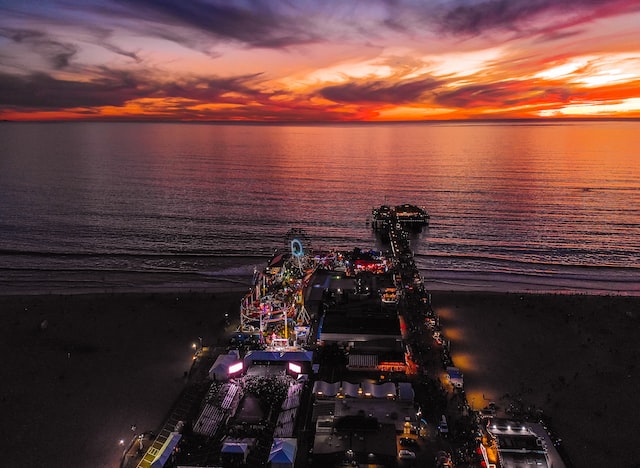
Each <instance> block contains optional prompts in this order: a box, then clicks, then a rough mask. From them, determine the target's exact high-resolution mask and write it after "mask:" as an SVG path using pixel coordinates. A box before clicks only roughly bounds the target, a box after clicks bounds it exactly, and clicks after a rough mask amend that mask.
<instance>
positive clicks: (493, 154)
mask: <svg viewBox="0 0 640 468" xmlns="http://www.w3.org/2000/svg"><path fill="white" fill-rule="evenodd" d="M638 135H640V122H602V123H576V122H573V123H568V122H564V123H557V124H555V123H554V124H513V123H509V124H495V123H491V124H469V123H457V124H456V123H450V124H368V125H365V124H363V125H339V126H338V125H336V126H326V125H300V126H257V125H209V124H162V123H152V124H151V123H123V124H117V123H55V124H54V123H49V124H36V123H28V124H27V123H2V124H0V293H17V292H71V291H85V290H109V289H112V290H115V289H127V288H130V289H153V290H162V289H163V288H185V287H188V288H194V289H198V288H208V287H214V285H218V286H220V284H223V285H225V287H227V286H228V285H229V283H228V282H229V281H235V282H237V284H238V285H242V284H245V283H246V282H247V280H248V277H249V276H250V274H251V273H252V271H253V268H254V267H256V266H257V267H262V266H264V264H265V261H266V259H267V258H268V257H270V255H271V254H272V252H273V251H274V250H275V249H277V248H282V247H284V246H285V241H284V239H285V235H286V233H287V231H288V230H289V229H290V228H294V227H295V228H302V229H304V230H305V231H306V232H307V234H308V235H309V237H310V242H311V243H312V245H313V246H314V247H338V248H349V249H350V248H353V247H362V248H369V247H375V246H376V245H377V243H376V239H375V236H374V235H373V233H372V231H371V229H370V227H369V226H368V225H367V222H366V221H367V219H368V218H370V213H371V208H372V207H374V206H377V205H381V204H383V203H387V204H401V203H413V204H417V205H420V206H423V207H425V208H426V209H427V211H428V212H429V213H430V214H431V226H430V227H429V228H428V229H426V230H424V231H423V232H422V233H421V234H420V235H418V236H416V238H415V239H413V241H412V242H413V248H414V251H415V253H416V260H417V264H418V266H419V268H420V269H421V271H422V274H423V276H424V278H425V281H426V284H427V286H428V287H430V288H431V289H434V290H435V289H469V290H499V291H504V290H507V291H525V290H537V291H559V292H573V291H578V292H592V293H625V294H634V295H637V294H640V267H639V265H640V154H639V153H640V150H639V149H638V148H639V146H638ZM223 281H224V282H225V283H222V282H223ZM234 284H236V283H234Z"/></svg>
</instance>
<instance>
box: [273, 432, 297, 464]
mask: <svg viewBox="0 0 640 468" xmlns="http://www.w3.org/2000/svg"><path fill="white" fill-rule="evenodd" d="M297 449H298V445H297V440H296V439H292V438H275V439H273V444H272V445H271V452H270V453H269V462H271V463H291V464H293V463H294V462H295V460H296V452H297Z"/></svg>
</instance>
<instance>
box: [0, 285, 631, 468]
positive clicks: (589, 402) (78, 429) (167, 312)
mask: <svg viewBox="0 0 640 468" xmlns="http://www.w3.org/2000/svg"><path fill="white" fill-rule="evenodd" d="M244 292H246V290H244V291H242V292H241V291H226V292H193V291H192V292H185V291H182V292H179V291H171V292H162V293H156V292H126V293H123V292H116V293H112V292H108V293H95V292H89V293H84V294H72V295H64V294H56V295H42V294H40V295H2V296H0V310H2V313H0V321H1V322H0V325H1V328H0V350H1V351H2V352H3V355H4V356H7V357H8V358H7V359H5V360H4V361H3V364H2V365H1V368H2V375H3V377H4V380H5V382H8V384H7V385H5V388H4V389H3V391H2V395H1V396H0V405H1V407H2V410H3V413H4V414H5V415H6V419H5V424H3V429H2V430H1V432H2V433H1V434H0V436H1V437H2V438H3V440H5V441H6V443H7V444H6V445H7V447H8V449H7V450H6V454H5V460H7V461H8V462H12V463H14V464H17V465H24V466H33V467H39V466H42V467H45V466H46V467H50V468H57V467H63V466H76V467H78V468H83V467H87V468H89V467H102V466H104V467H113V466H117V465H118V463H119V461H120V456H121V454H122V448H121V447H119V446H118V444H117V442H118V441H119V440H120V439H125V440H126V441H128V440H129V439H130V438H131V436H132V432H131V430H130V426H131V425H132V424H134V423H135V424H136V425H137V428H138V431H140V432H142V431H146V430H156V429H157V427H158V426H159V425H160V424H161V423H162V420H163V418H164V417H165V416H166V414H167V412H168V411H169V410H170V408H171V406H172V405H173V403H174V401H175V399H176V398H177V396H178V395H179V393H180V392H181V390H182V388H183V387H184V377H183V376H184V372H185V371H187V370H188V369H189V367H190V365H191V356H192V352H193V351H192V349H191V343H192V342H194V340H197V339H198V337H199V336H202V337H203V341H204V344H205V346H208V345H211V346H215V345H216V344H222V343H224V339H225V333H227V332H230V331H231V328H232V327H225V325H224V314H225V313H229V316H230V317H231V318H232V322H234V323H237V317H238V311H239V303H240V299H241V297H242V296H243V295H244ZM432 298H433V307H434V309H435V311H436V312H437V313H438V315H439V316H440V317H441V321H442V326H443V334H444V336H445V337H446V338H447V339H449V340H451V351H452V358H453V361H454V363H455V365H456V366H458V367H460V368H461V369H462V371H463V372H464V374H465V387H466V389H467V395H468V398H469V401H470V403H472V404H473V405H474V406H476V407H480V406H481V405H480V404H479V402H480V400H481V399H482V398H489V399H493V400H494V401H496V403H498V404H499V405H502V404H504V402H506V400H507V399H505V398H504V396H505V394H509V397H510V398H521V399H522V400H523V401H526V402H531V404H534V405H536V407H539V408H542V409H543V410H544V413H545V414H546V415H547V416H548V417H549V418H550V419H551V420H552V421H553V428H554V429H555V431H556V435H557V436H559V437H561V438H562V439H563V440H564V441H565V449H566V450H567V452H568V453H569V455H570V457H571V459H572V461H573V462H574V464H575V466H577V467H581V466H589V463H587V464H585V463H584V460H591V461H602V460H607V462H603V463H604V465H606V464H607V463H610V462H611V460H614V459H615V461H616V462H617V463H618V464H621V466H633V465H632V463H638V462H640V453H639V452H638V450H640V449H634V448H633V447H634V445H633V441H632V435H633V434H634V433H635V432H634V430H635V421H634V420H633V418H631V416H630V414H631V411H629V408H630V407H631V408H632V407H634V406H632V405H635V402H634V401H633V397H634V395H633V392H632V391H630V389H632V388H640V378H639V375H638V361H640V353H639V352H638V351H637V350H636V348H635V346H634V345H635V338H634V337H633V335H634V330H637V329H638V323H639V322H640V312H638V311H639V310H640V298H638V297H635V296H612V295H607V296H602V295H586V294H585V295H566V294H531V293H527V294H524V293H502V292H496V291H491V292H485V293H481V292H476V291H432ZM44 320H47V326H46V327H45V328H44V329H42V327H41V325H42V323H43V321H44ZM627 376H628V377H627ZM472 400H473V401H472ZM483 401H484V400H483ZM33 447H37V448H38V450H36V451H34V450H33ZM25 457H26V458H25ZM618 457H620V459H619V460H618V459H617V458H618Z"/></svg>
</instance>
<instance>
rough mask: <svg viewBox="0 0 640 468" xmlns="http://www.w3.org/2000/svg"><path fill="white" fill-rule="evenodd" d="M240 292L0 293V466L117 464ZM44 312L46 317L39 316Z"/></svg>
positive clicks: (168, 402) (154, 422)
mask: <svg viewBox="0 0 640 468" xmlns="http://www.w3.org/2000/svg"><path fill="white" fill-rule="evenodd" d="M241 297H242V293H224V294H215V295H213V294H195V293H193V294H176V293H174V294H102V295H71V296H24V297H21V296H4V297H0V324H1V326H0V350H1V355H2V356H3V360H2V364H1V365H0V369H1V372H0V378H1V382H2V387H1V391H0V409H1V413H0V414H2V424H0V441H2V442H1V443H0V446H2V452H3V453H2V454H1V455H0V457H1V458H0V460H1V461H0V466H15V467H30V468H37V467H47V468H57V467H60V468H62V467H65V468H69V467H74V468H75V467H77V468H85V467H86V468H99V467H109V468H112V467H117V466H119V463H120V457H121V455H122V453H123V449H124V448H126V447H121V446H119V444H118V442H119V440H120V439H124V440H125V444H128V443H129V441H130V440H131V438H132V436H133V432H132V431H131V425H132V424H136V426H137V428H136V431H137V432H142V431H146V430H156V429H158V427H159V426H160V425H161V424H162V422H163V420H164V418H165V416H166V415H167V414H168V412H169V410H170V409H171V406H172V404H173V403H174V401H175V400H176V398H177V396H178V395H179V394H180V392H181V390H182V389H183V388H184V384H185V379H184V372H185V371H188V370H189V368H190V366H191V362H192V356H193V349H192V348H191V344H192V343H193V342H197V341H198V337H199V336H200V337H202V338H203V341H204V345H205V346H207V345H212V344H214V343H215V342H216V341H217V340H218V339H219V338H222V337H224V336H225V328H224V314H225V312H229V313H230V314H231V316H233V317H234V318H237V311H238V304H239V301H240V298H241ZM43 320H47V322H48V326H47V327H46V329H42V328H41V327H40V324H41V323H42V322H43Z"/></svg>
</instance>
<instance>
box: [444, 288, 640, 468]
mask: <svg viewBox="0 0 640 468" xmlns="http://www.w3.org/2000/svg"><path fill="white" fill-rule="evenodd" d="M433 303H434V309H435V310H436V312H437V313H438V314H439V315H440V317H441V322H442V326H443V330H444V333H445V336H447V337H448V338H449V339H450V340H451V351H452V358H453V361H454V363H455V364H456V365H457V366H458V367H460V368H461V369H462V370H463V372H464V375H465V388H466V390H467V396H468V399H469V402H470V403H471V404H472V405H473V406H475V408H476V409H478V408H482V407H484V406H485V405H487V404H488V403H489V402H490V401H494V402H496V403H497V404H498V405H499V406H501V407H502V408H506V407H507V405H508V404H509V403H510V402H512V401H518V400H520V401H522V403H523V404H524V405H525V406H526V407H527V406H531V407H532V408H537V409H541V410H542V411H543V413H544V415H545V416H546V418H547V419H548V420H549V421H550V422H551V427H552V428H553V430H554V432H555V434H556V435H557V436H558V437H560V438H562V440H563V445H564V448H565V451H566V452H567V454H568V455H569V459H570V461H571V462H572V463H573V465H574V466H576V467H579V468H583V467H584V468H589V467H593V466H628V467H637V466H640V448H638V444H637V432H636V427H637V416H635V415H636V414H637V395H636V392H637V389H638V388H640V374H639V373H638V363H639V358H640V351H639V350H638V346H637V333H638V328H639V325H640V298H638V297H620V296H614V297H611V296H587V295H578V296H570V295H536V294H530V295H522V294H482V293H459V292H455V293H434V294H433Z"/></svg>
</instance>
